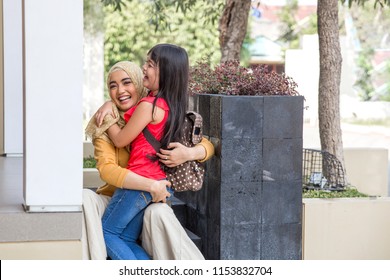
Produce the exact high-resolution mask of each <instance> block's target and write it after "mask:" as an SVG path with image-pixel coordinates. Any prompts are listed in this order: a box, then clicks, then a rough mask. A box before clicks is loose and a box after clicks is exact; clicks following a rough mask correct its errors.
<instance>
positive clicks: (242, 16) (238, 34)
mask: <svg viewBox="0 0 390 280" xmlns="http://www.w3.org/2000/svg"><path fill="white" fill-rule="evenodd" d="M250 8H251V1H250V0H226V4H225V7H224V9H223V13H222V16H221V19H220V20H219V28H218V30H219V45H220V47H221V54H222V57H221V62H225V61H230V60H240V51H241V46H242V43H243V41H244V38H245V34H246V30H247V25H248V16H249V11H250Z"/></svg>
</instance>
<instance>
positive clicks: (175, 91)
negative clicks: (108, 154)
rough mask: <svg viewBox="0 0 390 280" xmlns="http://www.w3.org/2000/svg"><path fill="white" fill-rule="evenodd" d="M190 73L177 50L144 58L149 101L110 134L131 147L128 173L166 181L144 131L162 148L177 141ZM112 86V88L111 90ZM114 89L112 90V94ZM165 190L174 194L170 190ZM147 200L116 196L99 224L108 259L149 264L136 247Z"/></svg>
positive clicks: (162, 47) (163, 47)
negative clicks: (146, 129) (101, 227)
mask: <svg viewBox="0 0 390 280" xmlns="http://www.w3.org/2000/svg"><path fill="white" fill-rule="evenodd" d="M188 67H189V65H188V56H187V52H186V51H185V50H184V49H183V48H181V47H178V46H175V45H171V44H159V45H156V46H155V47H153V48H152V49H151V50H150V51H149V52H148V56H147V60H146V62H145V64H144V66H143V73H144V78H143V85H144V86H145V87H146V88H147V89H149V95H148V96H147V97H145V98H143V99H141V100H140V101H139V103H138V104H137V105H136V106H134V107H132V108H131V109H130V110H129V111H128V112H126V113H125V116H124V118H125V120H126V122H127V123H126V125H125V126H124V127H123V129H120V127H119V126H118V125H113V126H111V127H110V128H109V129H108V134H109V136H110V139H111V140H112V142H113V143H114V144H115V146H117V147H124V146H126V145H128V144H130V158H129V162H128V166H127V168H128V169H129V170H131V171H133V172H135V173H137V174H139V175H142V176H144V177H147V178H151V179H156V180H163V179H165V173H164V171H163V170H162V169H161V167H160V164H159V161H158V160H155V158H156V152H155V151H154V149H153V147H152V146H151V145H150V144H149V143H148V141H147V140H146V139H145V137H144V135H143V133H142V130H143V129H144V128H145V127H146V126H147V127H148V129H149V131H150V132H151V133H152V134H153V136H154V137H155V138H156V139H158V140H159V141H160V142H161V143H162V147H167V146H168V144H169V143H170V142H175V141H178V140H179V139H180V136H181V135H180V132H181V128H182V126H183V123H184V116H185V113H186V109H187V87H188ZM114 74H115V73H113V74H112V76H111V79H113V80H119V81H120V80H121V79H122V77H120V72H119V73H118V74H116V75H114ZM116 86H117V85H116V83H112V87H116ZM114 89H115V88H111V85H110V90H114ZM127 98H128V97H127ZM109 106H111V105H109ZM167 160H168V159H167ZM167 189H168V191H169V192H170V193H172V190H171V189H170V188H169V187H167ZM151 200H152V198H151V195H150V193H148V192H142V191H136V190H126V189H117V190H116V191H115V193H114V195H113V197H112V199H111V201H110V203H109V205H108V206H107V209H106V211H105V213H104V215H103V218H102V225H103V233H104V239H105V242H106V247H107V253H108V256H109V257H110V258H111V259H149V256H148V255H147V254H146V252H145V251H144V250H143V249H142V247H141V246H139V245H138V244H137V239H138V236H139V234H140V231H141V228H142V219H143V213H144V209H145V208H146V207H147V206H148V204H149V203H150V202H151Z"/></svg>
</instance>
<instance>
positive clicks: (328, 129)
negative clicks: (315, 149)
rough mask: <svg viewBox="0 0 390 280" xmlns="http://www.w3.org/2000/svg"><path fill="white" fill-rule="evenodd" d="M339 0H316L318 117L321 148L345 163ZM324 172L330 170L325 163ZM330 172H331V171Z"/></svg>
mask: <svg viewBox="0 0 390 280" xmlns="http://www.w3.org/2000/svg"><path fill="white" fill-rule="evenodd" d="M338 4H339V0H318V6H317V15H318V38H319V49H320V77H319V92H318V94H319V95H318V118H319V130H320V140H321V149H322V150H324V151H327V152H329V153H331V154H333V155H334V156H336V158H337V159H338V160H339V161H340V162H341V164H342V166H343V169H344V170H343V171H345V167H344V154H343V141H342V134H341V127H340V78H341V62H342V57H341V51H340V40H339V23H338ZM324 169H325V170H323V172H324V173H325V176H326V174H327V173H328V172H329V171H330V170H327V167H326V166H324ZM332 173H333V172H332Z"/></svg>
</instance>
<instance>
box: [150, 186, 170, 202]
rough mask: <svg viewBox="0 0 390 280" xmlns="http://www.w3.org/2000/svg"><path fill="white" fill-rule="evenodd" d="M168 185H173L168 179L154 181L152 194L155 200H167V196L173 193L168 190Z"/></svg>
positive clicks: (151, 187)
mask: <svg viewBox="0 0 390 280" xmlns="http://www.w3.org/2000/svg"><path fill="white" fill-rule="evenodd" d="M167 186H168V187H170V186H171V182H169V181H167V180H159V181H154V182H153V183H152V185H151V186H150V195H151V196H152V201H153V202H160V201H161V202H164V203H165V202H167V197H170V196H171V194H170V193H169V192H168V191H167Z"/></svg>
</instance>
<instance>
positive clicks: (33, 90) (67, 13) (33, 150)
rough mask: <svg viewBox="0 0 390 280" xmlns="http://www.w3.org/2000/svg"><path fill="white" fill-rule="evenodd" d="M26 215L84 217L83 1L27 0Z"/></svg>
mask: <svg viewBox="0 0 390 280" xmlns="http://www.w3.org/2000/svg"><path fill="white" fill-rule="evenodd" d="M22 3H23V67H24V88H23V91H24V199H25V207H26V210H27V211H31V212H50V211H80V210H81V204H82V202H81V200H82V184H83V182H82V181H83V180H82V176H83V175H82V148H83V146H82V145H83V141H82V135H83V128H82V88H83V1H81V0H23V2H22Z"/></svg>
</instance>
